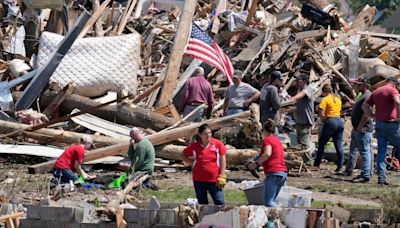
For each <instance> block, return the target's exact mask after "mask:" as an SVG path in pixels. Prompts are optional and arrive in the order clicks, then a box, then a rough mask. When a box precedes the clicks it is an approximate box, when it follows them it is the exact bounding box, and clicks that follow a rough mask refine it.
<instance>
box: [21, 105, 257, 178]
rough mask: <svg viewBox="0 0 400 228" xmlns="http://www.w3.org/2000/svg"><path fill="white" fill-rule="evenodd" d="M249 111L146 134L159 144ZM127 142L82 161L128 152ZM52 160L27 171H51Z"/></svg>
mask: <svg viewBox="0 0 400 228" xmlns="http://www.w3.org/2000/svg"><path fill="white" fill-rule="evenodd" d="M251 115H252V114H251V111H246V112H242V113H237V114H234V115H230V116H224V117H222V118H219V119H213V120H207V121H203V122H200V123H195V124H192V125H189V126H184V127H179V128H175V129H171V130H168V131H164V132H158V133H155V134H152V135H149V136H146V138H148V139H149V140H150V141H151V142H152V143H153V145H161V144H165V143H168V142H172V141H174V140H177V139H180V138H190V137H192V136H193V135H195V134H196V133H197V129H198V128H199V127H200V126H201V125H203V124H208V125H209V126H210V128H211V130H217V129H220V128H222V127H226V126H231V125H233V124H236V121H235V120H237V119H243V118H246V117H250V116H251ZM128 147H129V142H123V143H119V144H116V145H112V146H107V147H103V148H99V149H94V150H91V151H88V152H87V153H86V154H85V158H84V161H92V160H95V159H99V158H102V157H106V156H112V155H121V154H126V153H127V152H128ZM53 165H54V161H48V162H45V163H40V164H36V165H32V166H29V167H28V171H29V173H46V172H49V171H51V169H52V168H53Z"/></svg>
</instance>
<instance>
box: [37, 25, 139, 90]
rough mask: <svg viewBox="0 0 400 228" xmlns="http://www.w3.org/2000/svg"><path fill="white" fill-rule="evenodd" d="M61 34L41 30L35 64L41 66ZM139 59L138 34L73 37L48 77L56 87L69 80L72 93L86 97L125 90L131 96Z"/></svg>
mask: <svg viewBox="0 0 400 228" xmlns="http://www.w3.org/2000/svg"><path fill="white" fill-rule="evenodd" d="M62 39H63V36H61V35H58V34H55V33H50V32H43V33H42V35H41V37H40V43H39V52H38V57H37V64H36V65H37V67H42V66H44V65H45V64H46V63H47V61H48V59H49V58H50V57H51V55H52V53H53V51H54V50H55V49H56V48H57V45H58V44H59V42H60V41H61V40H62ZM139 61H140V35H137V34H129V35H123V36H112V37H90V38H82V39H77V40H76V41H75V42H74V44H73V45H72V47H71V48H70V50H69V51H68V53H67V54H66V55H65V57H64V58H63V59H62V61H61V63H60V65H59V66H58V67H57V69H56V70H55V71H54V73H53V74H52V76H51V78H50V83H56V84H58V85H59V86H60V87H64V86H66V85H67V84H68V83H69V82H72V83H73V87H74V93H75V94H79V95H82V96H87V97H94V96H101V95H103V94H105V93H107V91H116V92H118V91H121V90H126V91H128V92H129V93H131V94H133V95H135V94H136V91H137V86H138V82H137V70H138V68H139Z"/></svg>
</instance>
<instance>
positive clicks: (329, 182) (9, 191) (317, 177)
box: [0, 158, 400, 207]
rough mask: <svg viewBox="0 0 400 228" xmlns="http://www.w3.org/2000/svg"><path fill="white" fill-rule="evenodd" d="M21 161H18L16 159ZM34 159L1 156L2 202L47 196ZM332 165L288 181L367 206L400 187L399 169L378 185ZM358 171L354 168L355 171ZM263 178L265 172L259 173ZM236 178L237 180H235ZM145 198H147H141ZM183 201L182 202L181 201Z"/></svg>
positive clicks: (162, 181) (180, 178)
mask: <svg viewBox="0 0 400 228" xmlns="http://www.w3.org/2000/svg"><path fill="white" fill-rule="evenodd" d="M13 162H18V164H16V163H13ZM31 162H32V160H28V161H26V162H25V163H27V164H21V163H23V162H21V159H19V160H18V159H17V160H15V161H13V160H10V159H9V158H0V169H1V170H2V172H0V197H1V198H0V199H1V200H2V202H4V201H7V199H11V201H13V202H20V203H25V204H38V203H40V201H41V200H43V199H47V196H48V195H49V184H48V183H49V180H50V179H51V178H52V175H51V174H35V175H31V174H28V172H27V170H28V169H27V167H28V166H29V163H31ZM333 169H334V166H333V165H323V167H322V170H320V171H318V172H312V173H308V174H305V173H303V174H302V175H300V176H299V177H294V176H289V178H288V185H289V186H292V187H297V188H301V189H306V190H309V191H312V192H313V200H317V201H323V202H331V203H339V204H347V205H365V207H380V206H381V204H380V203H381V201H382V199H384V198H386V197H390V194H391V192H392V191H399V190H400V188H399V184H400V176H399V173H396V172H389V174H388V176H389V180H390V181H391V183H392V186H378V185H377V180H376V175H374V176H373V178H372V180H371V181H370V182H369V183H365V184H355V183H352V182H351V179H352V177H346V176H339V175H335V174H334V171H333ZM89 173H96V174H102V173H103V174H110V173H114V175H118V172H115V171H114V172H113V171H107V170H103V169H97V170H95V171H91V172H89ZM356 174H358V171H357V170H356V171H355V174H354V175H356ZM260 176H261V178H260V181H262V178H263V176H264V175H263V174H262V173H260ZM228 178H229V181H230V182H229V184H228V185H227V187H226V189H233V190H237V189H240V188H241V187H242V188H243V186H240V185H239V183H241V182H242V181H249V180H256V178H255V177H253V176H252V175H251V174H250V172H248V171H243V170H237V171H229V172H228ZM152 181H153V183H154V184H156V185H157V186H158V187H159V188H160V189H161V190H162V189H163V186H166V185H171V184H172V185H175V186H186V187H191V186H192V180H191V172H189V171H177V172H175V173H174V172H160V171H157V172H156V173H155V175H154V177H153V180H152ZM233 182H234V183H233ZM116 191H117V190H103V189H89V190H83V191H80V192H79V193H76V192H74V193H65V195H64V196H65V197H70V198H72V199H77V200H82V199H86V200H88V199H89V201H95V200H97V201H101V199H102V197H103V196H105V197H106V198H107V199H108V200H110V199H111V198H112V197H113V195H115V192H116ZM142 200H145V199H142ZM182 203H183V202H182Z"/></svg>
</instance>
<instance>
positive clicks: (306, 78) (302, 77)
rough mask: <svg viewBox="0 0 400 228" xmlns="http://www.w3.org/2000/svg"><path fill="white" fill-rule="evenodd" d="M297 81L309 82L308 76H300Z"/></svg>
mask: <svg viewBox="0 0 400 228" xmlns="http://www.w3.org/2000/svg"><path fill="white" fill-rule="evenodd" d="M296 79H299V80H303V81H307V82H308V76H307V75H306V74H299V75H297V76H296Z"/></svg>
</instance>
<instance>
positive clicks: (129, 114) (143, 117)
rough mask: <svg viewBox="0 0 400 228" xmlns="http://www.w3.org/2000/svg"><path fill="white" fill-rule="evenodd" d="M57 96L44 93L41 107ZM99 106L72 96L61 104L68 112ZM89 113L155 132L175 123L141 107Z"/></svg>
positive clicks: (94, 102)
mask: <svg viewBox="0 0 400 228" xmlns="http://www.w3.org/2000/svg"><path fill="white" fill-rule="evenodd" d="M13 94H14V93H13ZM55 96H56V93H55V92H45V93H43V95H42V97H41V100H40V105H41V106H47V104H49V103H50V102H51V100H53V99H54V97H55ZM139 96H140V95H139ZM98 105H100V104H99V103H98V102H96V101H93V100H92V99H90V98H87V97H83V96H79V95H76V94H71V95H67V96H66V98H65V101H64V102H63V103H62V104H61V108H62V109H64V110H66V111H67V112H71V111H72V110H74V109H75V108H77V109H79V110H87V109H88V108H90V107H95V106H98ZM89 113H91V114H93V115H95V116H98V117H100V118H103V119H106V120H109V121H112V122H117V123H119V124H129V125H134V126H137V127H142V128H150V129H153V130H155V131H159V130H161V129H164V128H166V127H169V126H172V125H173V124H174V123H175V120H174V119H173V118H169V117H165V116H163V115H160V114H157V113H154V112H152V111H150V110H147V109H144V108H141V107H136V108H132V107H128V106H125V105H121V104H117V105H109V106H107V107H101V108H98V109H96V111H89Z"/></svg>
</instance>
